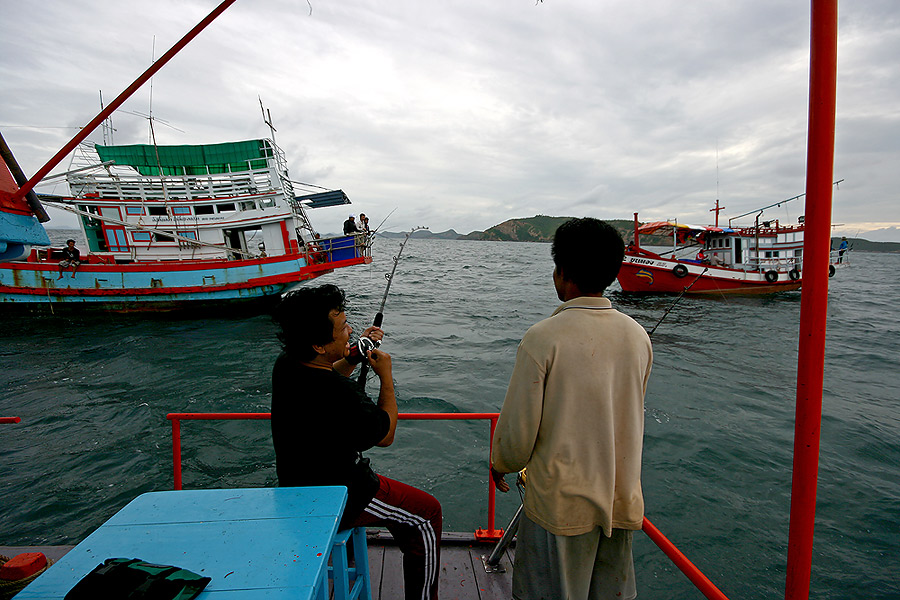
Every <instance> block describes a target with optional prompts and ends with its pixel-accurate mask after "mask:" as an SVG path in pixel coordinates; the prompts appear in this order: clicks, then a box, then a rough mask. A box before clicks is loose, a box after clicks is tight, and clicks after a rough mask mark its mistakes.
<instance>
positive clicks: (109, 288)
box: [0, 139, 371, 311]
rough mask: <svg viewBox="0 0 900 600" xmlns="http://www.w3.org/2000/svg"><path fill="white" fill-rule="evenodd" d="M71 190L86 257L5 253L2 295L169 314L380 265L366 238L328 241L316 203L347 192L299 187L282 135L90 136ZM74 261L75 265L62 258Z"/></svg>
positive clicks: (57, 251)
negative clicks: (191, 138)
mask: <svg viewBox="0 0 900 600" xmlns="http://www.w3.org/2000/svg"><path fill="white" fill-rule="evenodd" d="M66 179H67V182H68V185H69V190H70V195H69V196H66V197H62V196H41V197H40V198H41V200H42V201H43V203H44V204H46V205H48V206H54V207H58V208H60V209H63V210H67V211H69V212H72V213H75V214H76V215H78V217H79V224H80V226H81V231H82V234H83V236H84V238H85V239H86V241H87V246H88V247H87V249H86V253H82V254H81V256H80V265H75V264H71V265H68V266H66V267H61V266H60V263H63V261H64V259H65V258H66V256H65V255H64V250H63V249H62V248H47V247H44V248H32V249H31V251H30V252H28V253H27V254H25V255H24V256H22V257H20V259H19V260H7V261H4V262H0V303H2V304H3V305H6V306H10V305H16V306H25V307H29V308H41V307H43V306H45V305H50V306H51V307H60V306H77V307H78V308H79V309H84V308H98V309H103V310H112V311H159V310H172V309H181V308H190V307H200V306H203V307H205V306H207V305H217V306H222V305H234V304H238V305H247V304H249V303H258V302H265V301H266V300H267V299H273V298H277V297H278V294H280V293H281V292H282V291H283V290H284V289H285V288H286V287H288V286H290V285H293V284H296V283H297V282H300V281H303V280H308V279H312V278H315V277H318V276H320V275H322V274H324V273H328V272H331V271H333V270H334V269H337V268H340V267H346V266H350V265H356V264H360V263H367V262H371V256H370V252H369V248H370V247H369V244H368V240H367V238H366V237H365V235H345V236H340V237H335V238H321V237H320V236H319V234H318V233H317V232H316V231H315V229H314V228H313V226H312V224H311V222H310V220H309V218H308V217H307V208H316V207H319V206H334V205H339V204H348V203H349V199H348V198H347V196H346V195H345V194H344V192H343V191H341V190H333V191H323V192H317V193H313V194H306V195H299V196H298V195H296V194H295V191H294V184H293V183H292V182H291V180H290V179H289V177H288V170H287V167H286V163H285V158H284V154H283V153H282V151H281V150H280V149H279V148H278V146H277V145H276V144H275V142H274V141H273V140H271V139H256V140H247V141H240V142H230V143H222V144H210V145H200V146H153V145H126V146H112V145H109V146H104V145H99V144H87V143H82V144H80V145H79V146H78V147H77V149H76V152H75V154H74V158H73V161H72V166H71V168H70V170H69V171H68V173H67V174H66ZM63 264H65V263H63Z"/></svg>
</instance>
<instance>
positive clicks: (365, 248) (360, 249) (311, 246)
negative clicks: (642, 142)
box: [306, 233, 372, 265]
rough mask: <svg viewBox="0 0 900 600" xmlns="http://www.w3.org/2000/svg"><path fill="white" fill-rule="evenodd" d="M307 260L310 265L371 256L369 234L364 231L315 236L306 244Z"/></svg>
mask: <svg viewBox="0 0 900 600" xmlns="http://www.w3.org/2000/svg"><path fill="white" fill-rule="evenodd" d="M306 256H307V262H308V263H309V264H311V265H315V264H324V263H332V262H340V261H344V260H351V259H356V258H371V256H372V244H371V236H369V235H368V234H365V233H354V234H349V235H339V236H335V237H329V238H316V239H315V240H313V241H311V242H308V243H307V244H306Z"/></svg>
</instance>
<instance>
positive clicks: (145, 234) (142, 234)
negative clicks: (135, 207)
mask: <svg viewBox="0 0 900 600" xmlns="http://www.w3.org/2000/svg"><path fill="white" fill-rule="evenodd" d="M131 239H133V240H134V241H135V242H149V241H151V240H152V239H153V238H152V236H151V235H150V232H149V231H134V232H132V233H131Z"/></svg>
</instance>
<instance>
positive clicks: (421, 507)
mask: <svg viewBox="0 0 900 600" xmlns="http://www.w3.org/2000/svg"><path fill="white" fill-rule="evenodd" d="M378 479H379V480H380V484H379V486H378V491H377V492H376V493H375V497H374V498H372V501H371V502H370V503H369V505H368V506H367V507H366V508H365V510H363V512H362V514H361V515H360V516H359V518H357V519H356V521H355V522H354V523H353V527H369V526H372V527H385V528H387V530H388V531H390V532H391V535H392V536H394V540H396V542H397V545H398V546H399V547H400V551H401V552H402V553H403V587H404V590H405V595H406V600H414V599H415V600H437V597H438V573H439V570H440V567H441V524H442V516H441V504H440V502H438V501H437V499H435V497H434V496H432V495H431V494H428V493H426V492H423V491H422V490H419V489H416V488H414V487H412V486H410V485H406V484H405V483H400V482H399V481H394V480H393V479H388V478H387V477H382V476H381V475H379V476H378Z"/></svg>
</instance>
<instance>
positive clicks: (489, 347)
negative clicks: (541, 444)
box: [0, 240, 900, 600]
mask: <svg viewBox="0 0 900 600" xmlns="http://www.w3.org/2000/svg"><path fill="white" fill-rule="evenodd" d="M398 246H399V242H398V241H396V240H380V241H379V242H378V245H377V246H376V252H377V253H378V255H377V258H376V260H375V262H374V263H373V264H372V265H370V266H367V267H354V268H351V269H344V270H343V271H341V272H338V273H333V274H330V275H327V276H325V277H323V278H321V279H320V280H319V281H321V282H332V283H336V284H338V285H340V286H342V287H344V288H345V289H347V290H348V292H349V296H350V299H351V302H352V306H351V309H350V317H351V322H352V323H353V325H354V327H355V328H356V329H357V331H360V330H361V329H362V328H364V327H365V326H366V325H367V324H368V323H369V322H370V320H371V318H372V316H373V315H374V313H375V312H376V309H377V305H378V303H379V302H380V300H381V297H382V294H383V293H384V286H385V279H384V273H386V272H387V271H389V270H390V266H391V256H392V255H394V254H396V251H397V248H398ZM852 263H853V264H852V266H850V267H848V268H844V269H842V270H840V271H839V272H838V275H837V276H836V277H835V278H833V279H832V280H830V283H831V290H830V293H829V323H828V327H829V330H828V343H827V358H826V365H827V373H826V380H825V399H824V411H823V412H824V416H823V422H822V450H821V467H820V480H819V491H818V512H817V528H816V542H815V547H814V558H813V574H812V578H813V589H812V594H811V597H814V598H818V599H835V600H837V599H844V598H851V597H853V598H867V599H878V598H884V599H886V598H897V597H900V583H898V580H900V576H898V573H900V569H898V566H900V560H898V555H900V477H898V469H897V464H898V462H900V418H898V412H897V402H898V397H900V393H898V392H900V380H898V375H897V372H898V371H897V367H898V352H897V346H896V343H897V340H898V339H900V338H898V330H900V326H898V324H897V319H896V317H895V316H893V314H892V313H893V308H894V305H895V303H896V301H897V299H898V298H900V293H898V292H900V283H898V281H897V278H896V274H897V272H898V270H900V256H898V255H885V254H864V253H855V254H853V255H852ZM551 271H552V262H551V259H550V256H549V246H548V245H544V244H520V243H501V242H496V243H495V242H450V241H437V240H434V241H431V240H412V241H410V242H409V244H408V246H407V247H406V249H405V251H404V254H403V257H402V259H401V262H400V266H399V268H398V270H397V275H396V278H395V280H394V283H393V285H392V287H391V293H390V296H389V297H388V303H387V307H386V309H385V315H386V316H385V323H384V327H385V329H386V331H387V332H388V337H387V339H386V342H385V345H384V349H385V350H387V351H388V352H390V353H391V354H392V356H393V358H394V374H395V379H396V381H397V394H398V399H399V403H400V406H401V411H404V412H440V411H445V412H481V411H491V412H492V411H497V410H499V408H500V405H501V404H502V400H503V395H504V392H505V388H506V384H507V381H508V378H509V375H510V373H511V371H512V365H513V361H514V358H515V350H516V345H517V343H518V341H519V339H520V338H521V336H522V334H523V333H524V331H525V330H526V329H527V328H528V327H529V326H530V325H531V324H532V323H534V322H535V321H537V320H539V319H541V318H543V317H545V316H547V315H549V314H550V312H552V310H553V308H554V307H555V306H556V304H557V300H556V297H555V293H554V292H553V289H552V282H551V279H550V273H551ZM611 296H612V300H613V303H614V305H616V306H617V307H618V308H620V309H621V310H623V311H624V312H626V313H628V314H630V315H632V316H633V317H634V318H635V319H637V320H638V322H640V323H641V324H642V325H644V326H645V327H646V328H647V329H648V330H649V329H650V328H652V327H653V325H655V324H656V322H657V321H658V320H659V318H660V317H661V316H662V314H663V312H664V311H665V309H666V308H667V307H668V306H669V305H670V303H671V302H672V300H673V299H672V298H671V297H668V298H630V297H625V296H622V295H620V294H618V293H616V292H613V293H612V294H611ZM799 299H800V296H799V293H788V294H785V295H782V296H778V297H771V298H727V299H725V298H719V299H716V298H713V299H692V298H685V299H683V300H682V301H681V302H679V304H678V306H677V307H676V308H675V309H674V310H673V311H672V312H671V313H670V314H669V315H668V317H667V318H666V319H665V321H663V323H662V325H660V327H659V329H658V330H657V331H656V333H655V334H654V336H653V343H654V351H655V364H654V370H653V375H652V378H651V382H650V389H649V393H648V396H647V399H646V407H647V408H646V415H647V419H646V440H645V453H644V491H645V499H646V505H647V516H648V517H649V518H650V519H651V520H652V521H653V522H654V523H655V524H656V525H657V526H658V527H659V528H660V529H661V530H662V531H663V532H664V533H665V534H666V535H667V536H668V537H669V538H670V539H672V540H673V541H674V542H675V543H676V544H677V545H678V546H679V547H680V548H681V549H682V551H683V552H685V554H687V556H688V557H689V558H690V559H692V560H693V561H694V562H695V563H696V564H697V565H698V566H699V567H700V568H701V569H702V570H703V571H704V572H705V573H706V575H707V576H708V577H709V578H710V579H711V580H712V581H713V582H714V583H716V584H717V585H718V586H719V587H720V588H721V589H722V590H723V591H724V592H725V593H726V594H727V595H728V596H729V597H731V598H733V599H738V598H777V597H782V596H783V594H784V578H785V563H786V555H787V538H788V511H789V505H790V484H791V475H790V470H791V457H792V445H793V420H794V408H793V406H794V393H795V392H794V389H795V378H796V362H797V334H798V319H799V313H800V301H799ZM277 353H278V344H277V341H276V339H275V336H274V326H273V325H272V324H271V322H270V320H269V319H268V318H267V317H265V316H260V317H255V318H245V319H226V318H221V319H220V318H210V319H206V320H183V319H177V318H151V319H148V318H146V317H141V318H136V317H135V318H132V317H98V316H85V317H83V318H80V317H77V316H76V317H72V316H69V317H65V318H51V319H46V318H45V319H41V320H30V319H27V318H23V317H15V318H5V319H4V326H3V327H2V331H0V369H2V373H3V378H4V379H5V382H4V383H5V386H4V389H5V393H4V394H3V397H2V399H0V415H3V416H19V417H21V418H22V423H20V424H18V425H0V543H2V544H7V545H13V544H16V545H30V544H65V543H75V542H77V541H79V540H81V539H82V538H84V537H85V536H86V535H87V534H88V533H89V532H90V531H92V530H93V529H94V528H95V527H97V526H98V525H99V524H100V523H102V522H103V521H104V520H105V519H107V518H108V517H109V516H111V515H112V514H113V513H114V512H116V511H117V510H118V509H119V508H121V507H122V506H123V505H124V504H126V503H127V502H128V501H130V500H131V499H132V498H133V497H134V496H135V495H137V494H139V493H142V492H145V491H151V490H162V489H170V488H171V485H172V475H171V437H170V429H169V424H168V422H167V421H166V418H165V415H166V413H169V412H183V411H197V412H212V411H217V412H218V411H246V412H256V411H267V410H268V408H269V392H270V371H271V366H272V363H273V361H274V359H275V356H276V355H277ZM298 385H300V382H298ZM183 443H184V447H185V461H184V462H185V487H229V486H267V485H274V483H275V473H274V467H273V463H274V454H273V452H272V449H271V442H270V438H269V429H268V423H267V422H265V421H255V422H228V423H214V424H204V423H196V422H194V423H188V424H186V425H185V426H184V429H183ZM487 444H488V427H487V424H486V423H483V422H478V423H469V422H460V421H454V422H447V423H430V422H409V421H407V422H401V425H400V430H399V433H398V436H397V441H396V442H395V444H394V445H393V446H392V447H390V448H387V449H376V450H373V451H370V452H369V456H370V457H371V458H372V462H373V464H374V465H375V467H376V469H377V470H378V471H380V472H382V473H384V474H385V475H388V476H391V477H395V478H399V479H402V480H404V481H408V482H410V483H413V484H415V485H419V486H421V487H423V488H425V489H427V490H429V491H431V492H432V493H434V494H435V496H437V497H438V498H439V499H440V500H441V501H442V503H443V504H444V509H445V515H446V517H445V518H446V526H445V528H446V529H448V530H474V529H475V528H477V527H484V526H485V525H486V524H487V520H486V498H487V483H486V464H487ZM517 506H518V498H517V497H514V496H513V495H507V496H502V497H499V498H498V510H499V513H498V526H504V525H505V523H506V522H507V521H508V519H509V518H510V517H511V515H512V513H513V512H514V510H515V508H516V507H517ZM635 539H636V540H637V541H636V550H635V559H636V568H637V577H638V591H639V595H640V597H641V598H645V599H657V598H658V599H675V598H685V599H692V598H700V597H701V596H700V594H699V593H698V592H697V591H696V590H695V589H694V588H693V586H692V585H691V584H690V583H689V582H688V581H687V579H686V578H685V577H684V576H683V575H681V574H680V572H678V571H677V569H675V568H674V567H673V566H672V565H671V563H670V562H669V561H668V559H666V558H665V556H664V555H663V554H662V553H661V552H660V551H659V550H658V549H656V547H655V546H654V545H653V544H652V542H650V541H649V540H648V539H647V538H646V537H645V536H637V537H636V538H635Z"/></svg>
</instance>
